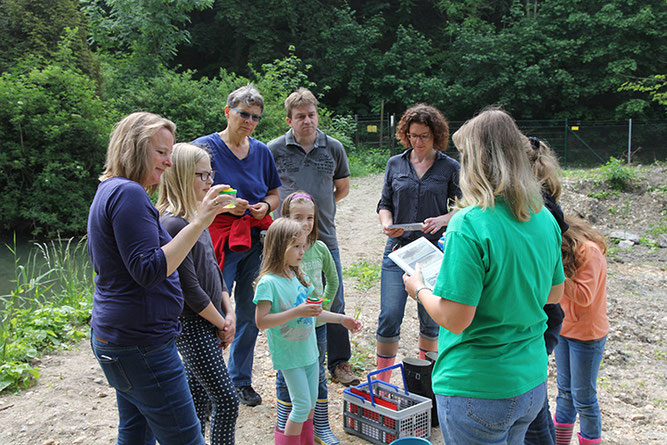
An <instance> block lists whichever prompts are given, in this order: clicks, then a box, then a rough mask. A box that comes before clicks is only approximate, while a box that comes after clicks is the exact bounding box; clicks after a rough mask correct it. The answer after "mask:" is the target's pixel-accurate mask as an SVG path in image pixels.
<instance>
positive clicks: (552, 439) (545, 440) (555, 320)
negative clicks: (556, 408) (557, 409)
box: [526, 303, 564, 445]
mask: <svg viewBox="0 0 667 445" xmlns="http://www.w3.org/2000/svg"><path fill="white" fill-rule="evenodd" d="M544 312H546V314H547V330H546V331H544V344H545V345H546V348H547V354H551V353H552V352H553V350H554V348H555V347H556V345H557V344H558V337H560V328H561V327H562V326H563V315H564V314H563V309H562V308H561V307H560V304H558V303H556V304H547V305H545V306H544ZM555 443H556V427H555V426H554V421H553V419H552V418H551V411H550V410H549V397H548V395H547V397H546V398H545V399H544V406H543V407H542V410H541V411H540V413H539V414H538V415H537V417H536V418H535V420H533V423H531V424H530V426H529V427H528V431H527V432H526V445H554V444H555Z"/></svg>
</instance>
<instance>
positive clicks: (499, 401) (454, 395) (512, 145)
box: [404, 108, 564, 445]
mask: <svg viewBox="0 0 667 445" xmlns="http://www.w3.org/2000/svg"><path fill="white" fill-rule="evenodd" d="M453 141H454V144H455V145H456V148H457V149H458V150H459V152H460V153H461V179H460V184H459V185H460V188H461V192H462V198H461V199H460V200H459V201H458V202H457V205H458V207H459V208H460V210H459V211H458V212H457V214H456V215H454V217H453V218H452V219H451V221H450V223H449V226H448V229H447V232H446V234H445V244H444V254H445V261H443V263H442V268H441V270H440V274H439V275H438V280H437V282H436V285H435V288H434V289H433V290H430V289H428V288H426V287H425V286H424V284H423V281H422V278H421V269H420V268H417V271H416V273H415V274H414V275H413V276H411V277H408V276H404V282H405V287H406V291H407V292H408V294H409V295H410V296H411V297H413V298H415V299H416V300H417V301H418V302H419V303H421V304H423V305H424V307H425V308H426V310H427V311H428V313H429V315H431V317H432V318H433V319H434V320H435V321H436V322H437V323H438V324H439V325H440V326H441V329H440V334H439V338H438V351H439V353H438V359H437V361H436V363H435V366H434V370H433V391H434V393H435V394H436V400H437V403H438V417H439V419H440V425H441V429H442V434H443V437H444V439H445V443H447V444H457V445H458V444H468V443H475V444H486V443H507V444H523V441H524V436H525V434H526V430H527V428H528V425H529V424H530V422H531V421H532V420H533V419H534V418H535V417H536V416H537V414H538V412H539V411H540V409H541V408H542V406H543V404H544V399H545V397H546V378H547V354H546V350H545V348H544V340H543V337H542V336H543V334H544V330H545V328H546V319H547V317H546V315H545V313H544V311H543V310H542V307H543V306H544V305H545V304H546V303H547V301H548V302H550V303H551V302H556V301H558V299H560V296H561V294H562V291H563V284H562V283H563V280H564V276H563V266H562V261H561V257H560V243H561V235H560V229H559V228H558V225H557V224H556V221H555V220H554V218H553V216H551V214H550V212H549V211H548V210H547V209H546V208H544V207H543V205H542V195H541V191H540V184H539V182H538V181H537V179H536V178H535V176H534V175H533V173H532V170H531V167H530V163H529V161H528V158H527V156H526V150H525V148H526V144H528V140H527V138H526V137H525V136H523V135H522V134H521V132H520V131H519V129H518V127H517V126H516V123H515V122H514V120H513V119H512V117H511V116H509V115H508V114H507V113H506V112H505V111H503V110H501V109H499V108H489V109H486V110H484V111H482V112H481V113H480V114H479V115H478V116H476V117H474V118H473V119H471V120H469V121H468V122H466V123H465V124H464V125H463V126H462V127H461V128H460V129H459V130H458V131H457V132H456V133H454V136H453Z"/></svg>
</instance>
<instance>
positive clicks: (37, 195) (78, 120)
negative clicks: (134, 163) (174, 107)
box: [0, 47, 110, 236]
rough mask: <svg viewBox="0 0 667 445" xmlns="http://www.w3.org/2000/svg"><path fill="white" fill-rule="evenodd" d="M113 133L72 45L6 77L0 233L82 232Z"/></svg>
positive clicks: (0, 79) (1, 91)
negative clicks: (74, 60)
mask: <svg viewBox="0 0 667 445" xmlns="http://www.w3.org/2000/svg"><path fill="white" fill-rule="evenodd" d="M109 131H110V125H109V122H107V121H106V118H105V112H104V106H103V104H102V101H101V100H100V99H99V98H97V97H96V95H95V84H94V82H93V81H92V80H91V79H90V78H89V77H87V76H86V75H84V74H83V73H82V72H81V71H79V70H78V69H76V68H75V67H74V66H73V64H72V55H71V53H70V52H69V49H68V48H67V47H63V48H62V49H61V51H60V52H59V53H57V54H56V58H55V60H51V61H45V60H43V59H39V58H34V57H31V58H28V59H25V60H23V61H22V62H21V63H20V64H19V65H18V66H16V67H15V68H14V69H13V70H12V71H11V72H7V73H3V74H2V75H1V76H0V139H1V140H2V141H3V147H2V150H1V151H0V194H2V197H3V199H2V200H1V201H0V228H2V230H3V231H9V230H14V231H16V232H18V233H24V234H28V233H29V234H32V235H39V236H44V235H46V236H54V235H56V234H58V233H60V234H63V235H66V234H71V233H81V231H82V230H83V229H84V228H85V225H86V218H87V209H88V206H89V205H90V201H91V200H92V197H93V194H94V192H95V189H96V187H97V183H98V182H97V176H98V175H99V174H100V172H101V170H102V164H103V161H104V154H105V143H106V138H107V137H108V134H109Z"/></svg>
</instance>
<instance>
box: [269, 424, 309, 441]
mask: <svg viewBox="0 0 667 445" xmlns="http://www.w3.org/2000/svg"><path fill="white" fill-rule="evenodd" d="M273 439H274V442H275V445H301V444H302V443H303V442H301V436H288V435H287V434H285V431H282V430H279V429H278V427H276V429H274V430H273Z"/></svg>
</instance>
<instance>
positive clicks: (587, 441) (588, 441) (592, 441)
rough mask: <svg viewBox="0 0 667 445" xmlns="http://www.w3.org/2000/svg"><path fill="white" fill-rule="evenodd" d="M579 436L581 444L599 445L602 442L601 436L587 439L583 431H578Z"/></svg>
mask: <svg viewBox="0 0 667 445" xmlns="http://www.w3.org/2000/svg"><path fill="white" fill-rule="evenodd" d="M577 437H578V438H579V445H597V444H599V443H602V438H601V437H598V438H597V439H586V438H585V437H584V436H582V435H581V433H577Z"/></svg>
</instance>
